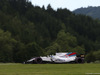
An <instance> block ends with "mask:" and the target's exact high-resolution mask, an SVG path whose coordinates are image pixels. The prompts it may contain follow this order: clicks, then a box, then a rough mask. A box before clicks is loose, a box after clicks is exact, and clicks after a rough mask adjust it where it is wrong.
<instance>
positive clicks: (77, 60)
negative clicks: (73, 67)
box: [75, 57, 84, 63]
mask: <svg viewBox="0 0 100 75" xmlns="http://www.w3.org/2000/svg"><path fill="white" fill-rule="evenodd" d="M75 62H76V63H84V59H83V58H81V57H77V58H76V61H75Z"/></svg>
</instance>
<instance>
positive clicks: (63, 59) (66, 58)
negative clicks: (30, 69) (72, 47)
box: [25, 52, 77, 63]
mask: <svg viewBox="0 0 100 75" xmlns="http://www.w3.org/2000/svg"><path fill="white" fill-rule="evenodd" d="M76 58H77V56H76V53H75V52H74V53H73V52H64V53H62V52H60V53H56V54H55V55H49V56H44V57H42V56H40V57H35V58H32V59H30V60H27V61H26V62H25V63H43V62H48V63H67V62H73V61H76Z"/></svg>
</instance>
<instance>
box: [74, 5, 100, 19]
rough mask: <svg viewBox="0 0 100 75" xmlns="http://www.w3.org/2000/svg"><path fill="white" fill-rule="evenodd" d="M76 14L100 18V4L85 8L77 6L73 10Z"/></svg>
mask: <svg viewBox="0 0 100 75" xmlns="http://www.w3.org/2000/svg"><path fill="white" fill-rule="evenodd" d="M73 12H74V13H76V14H84V15H88V16H91V17H93V18H94V19H100V6H98V7H92V6H89V7H87V8H79V9H76V10H74V11H73Z"/></svg>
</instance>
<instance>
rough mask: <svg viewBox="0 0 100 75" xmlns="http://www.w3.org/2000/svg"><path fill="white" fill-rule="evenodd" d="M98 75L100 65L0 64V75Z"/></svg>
mask: <svg viewBox="0 0 100 75" xmlns="http://www.w3.org/2000/svg"><path fill="white" fill-rule="evenodd" d="M86 73H94V74H93V75H95V74H96V73H100V64H11V63H7V64H0V75H88V74H86Z"/></svg>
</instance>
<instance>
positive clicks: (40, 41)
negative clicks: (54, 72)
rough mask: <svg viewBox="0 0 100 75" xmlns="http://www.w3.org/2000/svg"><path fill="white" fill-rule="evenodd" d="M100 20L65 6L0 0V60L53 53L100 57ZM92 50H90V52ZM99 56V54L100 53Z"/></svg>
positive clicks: (18, 0)
mask: <svg viewBox="0 0 100 75" xmlns="http://www.w3.org/2000/svg"><path fill="white" fill-rule="evenodd" d="M99 34H100V21H99V20H97V19H96V20H93V19H92V18H91V17H89V16H85V15H76V14H74V13H72V12H71V11H69V10H68V9H67V8H65V9H62V8H58V9H57V10H54V9H53V8H52V7H51V5H50V4H49V5H48V6H47V9H45V7H44V6H43V7H42V8H40V7H39V6H34V5H32V3H31V2H30V1H29V0H0V62H23V61H25V60H27V59H29V58H31V57H37V56H43V55H49V54H54V53H55V52H77V54H85V55H87V59H88V57H90V56H89V55H88V54H90V55H92V56H93V54H94V55H95V58H96V60H100V59H99V56H98V54H96V53H98V51H99V50H100V39H99V38H100V35H99ZM91 52H93V53H92V54H91ZM99 55H100V54H99Z"/></svg>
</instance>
